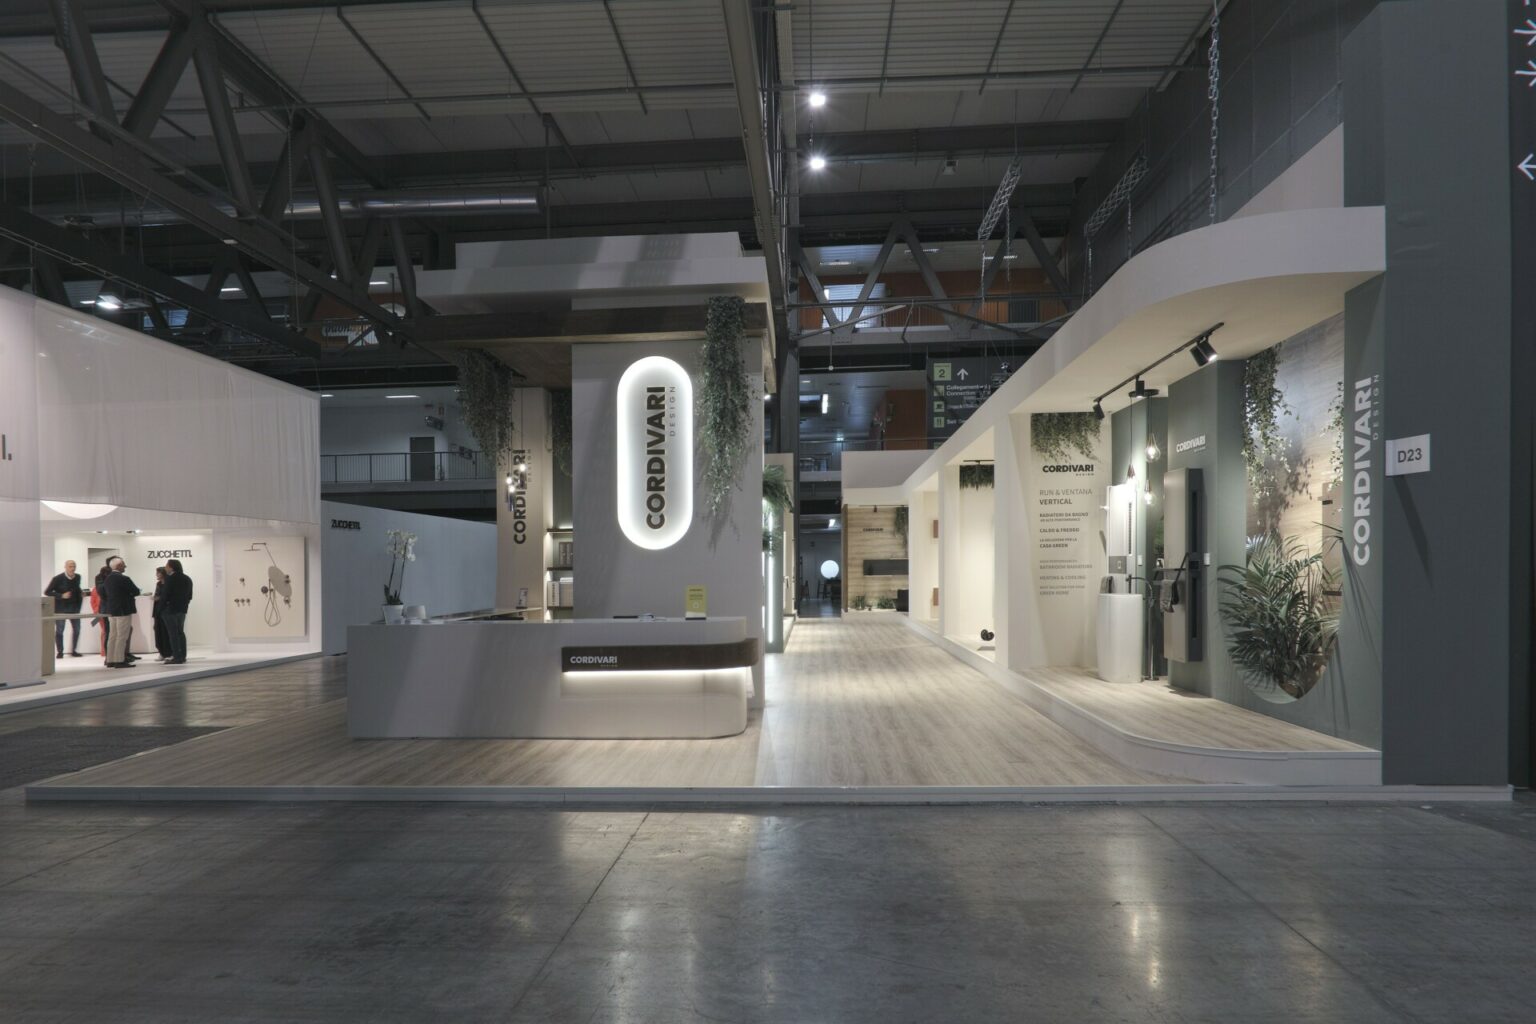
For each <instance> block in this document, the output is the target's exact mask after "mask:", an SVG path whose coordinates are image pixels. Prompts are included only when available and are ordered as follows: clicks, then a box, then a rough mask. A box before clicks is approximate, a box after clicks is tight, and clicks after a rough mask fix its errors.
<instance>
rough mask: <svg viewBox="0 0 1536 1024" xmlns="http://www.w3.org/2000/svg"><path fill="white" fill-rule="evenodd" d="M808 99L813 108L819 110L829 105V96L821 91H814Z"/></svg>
mask: <svg viewBox="0 0 1536 1024" xmlns="http://www.w3.org/2000/svg"><path fill="white" fill-rule="evenodd" d="M806 98H807V99H808V100H810V103H811V106H813V107H816V108H818V109H820V108H821V107H824V106H826V105H827V94H826V93H824V92H822V91H821V90H820V89H812V90H811V94H810V96H808V97H806Z"/></svg>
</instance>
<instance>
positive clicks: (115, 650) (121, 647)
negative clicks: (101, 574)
mask: <svg viewBox="0 0 1536 1024" xmlns="http://www.w3.org/2000/svg"><path fill="white" fill-rule="evenodd" d="M111 565H112V571H111V572H110V573H108V574H107V578H106V579H104V580H102V581H101V613H102V614H103V615H105V616H106V617H107V623H108V629H107V667H108V668H127V667H128V666H129V665H131V664H132V663H133V662H132V661H131V660H130V659H131V658H132V655H130V654H129V653H128V642H129V640H130V639H131V638H132V636H133V616H134V613H135V612H136V611H137V610H138V606H137V604H136V603H135V601H134V599H135V598H137V597H138V596H139V585H138V584H137V583H135V582H133V580H131V579H129V578H128V574H127V573H125V572H123V570H124V569H125V568H127V563H126V562H124V561H123V560H122V559H121V558H114V559H112V563H111Z"/></svg>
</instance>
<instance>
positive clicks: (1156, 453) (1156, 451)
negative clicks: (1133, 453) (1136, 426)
mask: <svg viewBox="0 0 1536 1024" xmlns="http://www.w3.org/2000/svg"><path fill="white" fill-rule="evenodd" d="M1162 457H1163V450H1162V449H1161V448H1159V447H1158V446H1157V435H1156V434H1153V435H1151V436H1150V437H1148V438H1147V461H1148V462H1156V461H1157V460H1158V459H1160V458H1162Z"/></svg>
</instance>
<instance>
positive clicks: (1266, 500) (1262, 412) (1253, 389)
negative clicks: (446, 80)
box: [1243, 345, 1306, 536]
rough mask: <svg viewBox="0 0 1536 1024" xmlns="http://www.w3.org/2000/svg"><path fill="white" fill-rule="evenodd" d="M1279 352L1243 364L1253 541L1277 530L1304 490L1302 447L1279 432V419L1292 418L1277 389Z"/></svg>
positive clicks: (1270, 350)
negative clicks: (1253, 515)
mask: <svg viewBox="0 0 1536 1024" xmlns="http://www.w3.org/2000/svg"><path fill="white" fill-rule="evenodd" d="M1280 349H1281V346H1280V345H1275V346H1273V347H1272V348H1267V349H1265V350H1264V351H1263V352H1259V353H1257V354H1256V355H1253V356H1251V357H1249V358H1248V359H1247V360H1246V361H1245V362H1244V364H1243V464H1244V466H1245V467H1246V468H1247V471H1248V493H1249V499H1250V503H1251V505H1252V509H1253V512H1254V514H1255V520H1254V522H1253V523H1252V524H1250V529H1253V530H1254V533H1255V535H1256V536H1262V535H1264V534H1267V533H1270V532H1273V531H1276V530H1278V529H1279V527H1280V517H1281V514H1282V513H1283V512H1284V511H1285V509H1286V507H1287V506H1288V505H1289V504H1290V498H1291V496H1293V495H1296V494H1300V493H1302V492H1303V491H1305V490H1306V482H1305V480H1304V479H1303V471H1304V470H1305V469H1306V460H1305V459H1303V457H1302V454H1301V446H1300V444H1299V443H1298V442H1297V440H1296V439H1295V438H1292V437H1287V436H1286V435H1285V434H1284V433H1282V432H1281V429H1280V419H1281V417H1283V416H1294V415H1295V412H1294V411H1293V410H1292V409H1291V407H1290V405H1289V404H1288V403H1287V402H1286V401H1285V396H1284V395H1283V394H1281V392H1280V388H1279V385H1278V384H1277V383H1276V381H1277V378H1278V376H1279V369H1280Z"/></svg>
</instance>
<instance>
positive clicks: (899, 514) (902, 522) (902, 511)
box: [891, 505, 908, 543]
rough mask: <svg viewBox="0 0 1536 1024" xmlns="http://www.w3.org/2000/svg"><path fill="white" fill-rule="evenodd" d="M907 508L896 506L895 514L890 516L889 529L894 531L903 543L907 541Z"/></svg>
mask: <svg viewBox="0 0 1536 1024" xmlns="http://www.w3.org/2000/svg"><path fill="white" fill-rule="evenodd" d="M907 514H908V513H907V506H905V505H897V506H896V510H895V513H894V514H893V515H892V516H891V529H893V530H895V531H896V536H898V537H900V538H901V539H902V541H903V543H905V541H906V539H907Z"/></svg>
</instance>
